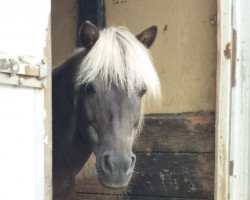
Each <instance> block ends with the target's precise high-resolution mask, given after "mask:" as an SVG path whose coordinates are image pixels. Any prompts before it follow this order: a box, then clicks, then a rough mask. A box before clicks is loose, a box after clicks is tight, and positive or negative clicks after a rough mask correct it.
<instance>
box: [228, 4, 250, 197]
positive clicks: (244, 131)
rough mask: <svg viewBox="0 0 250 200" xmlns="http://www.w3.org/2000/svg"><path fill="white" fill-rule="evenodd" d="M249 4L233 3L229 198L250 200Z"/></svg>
mask: <svg viewBox="0 0 250 200" xmlns="http://www.w3.org/2000/svg"><path fill="white" fill-rule="evenodd" d="M249 10H250V1H249V0H233V29H234V30H235V31H234V35H235V36H234V41H235V51H234V53H235V54H236V55H235V58H236V62H235V66H233V67H235V70H234V71H235V74H234V77H233V79H234V85H233V87H232V95H231V100H232V102H231V132H230V160H231V161H233V163H234V165H233V170H232V175H231V176H230V192H229V196H230V199H232V200H249V199H250V161H249V156H250V13H249Z"/></svg>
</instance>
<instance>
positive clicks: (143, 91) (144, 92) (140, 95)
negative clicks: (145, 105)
mask: <svg viewBox="0 0 250 200" xmlns="http://www.w3.org/2000/svg"><path fill="white" fill-rule="evenodd" d="M146 92H147V89H146V88H143V89H141V90H140V92H139V97H143V95H144V94H146Z"/></svg>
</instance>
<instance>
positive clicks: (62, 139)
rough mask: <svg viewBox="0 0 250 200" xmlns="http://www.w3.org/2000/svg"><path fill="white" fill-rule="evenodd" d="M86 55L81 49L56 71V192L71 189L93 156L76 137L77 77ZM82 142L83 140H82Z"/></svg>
mask: <svg viewBox="0 0 250 200" xmlns="http://www.w3.org/2000/svg"><path fill="white" fill-rule="evenodd" d="M85 54H86V51H85V50H84V49H80V50H78V51H76V52H74V53H73V55H72V56H71V57H70V58H69V59H68V60H66V61H65V62H64V63H63V64H62V65H60V66H59V67H57V68H56V69H55V70H53V77H52V81H53V82H52V90H53V93H52V104H53V105H52V108H53V120H52V121H53V181H54V191H55V192H57V191H58V192H59V191H60V190H63V189H65V188H67V187H68V186H69V184H70V183H71V182H72V180H73V179H74V178H75V176H76V175H77V173H78V172H79V171H80V170H81V168H82V167H83V165H84V164H85V162H86V161H87V160H88V158H89V156H90V154H91V148H90V147H89V145H88V144H87V143H86V141H84V140H80V139H79V138H77V137H78V135H79V134H77V112H78V109H77V107H76V102H77V95H76V92H75V74H76V70H77V66H78V63H79V62H80V60H79V59H80V58H82V57H83V56H84V55H85ZM81 139H82V138H81Z"/></svg>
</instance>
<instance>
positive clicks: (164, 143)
mask: <svg viewBox="0 0 250 200" xmlns="http://www.w3.org/2000/svg"><path fill="white" fill-rule="evenodd" d="M214 124H215V115H214V113H213V112H209V113H205V112H204V113H201V112H200V113H186V114H166V115H146V116H145V126H144V129H143V131H142V133H141V134H140V135H139V136H138V138H137V139H136V141H135V151H137V152H214V148H215V147H214V143H215V141H214V138H215V125H214ZM197 144H198V145H197Z"/></svg>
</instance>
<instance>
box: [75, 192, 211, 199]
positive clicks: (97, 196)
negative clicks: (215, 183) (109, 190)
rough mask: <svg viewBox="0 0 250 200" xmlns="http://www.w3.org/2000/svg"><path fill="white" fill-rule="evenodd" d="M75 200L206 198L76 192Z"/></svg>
mask: <svg viewBox="0 0 250 200" xmlns="http://www.w3.org/2000/svg"><path fill="white" fill-rule="evenodd" d="M76 200H207V199H190V198H185V199H183V198H167V197H152V196H149V197H148V196H124V195H120V196H117V195H105V194H81V193H78V194H77V199H76Z"/></svg>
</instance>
